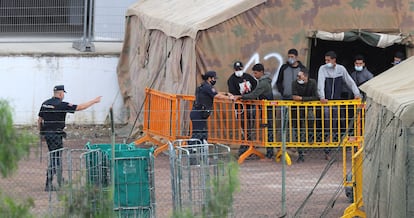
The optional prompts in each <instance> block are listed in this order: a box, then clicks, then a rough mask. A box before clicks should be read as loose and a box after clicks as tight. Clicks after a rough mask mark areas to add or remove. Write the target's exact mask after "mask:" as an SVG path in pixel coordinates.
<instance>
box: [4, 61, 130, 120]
mask: <svg viewBox="0 0 414 218" xmlns="http://www.w3.org/2000/svg"><path fill="white" fill-rule="evenodd" d="M117 64H118V56H54V57H53V56H24V55H22V56H1V57H0V78H1V85H0V99H6V100H8V101H9V103H10V105H11V106H12V108H13V110H14V111H13V120H14V123H15V124H17V125H35V124H36V121H37V114H38V112H39V109H40V105H41V103H42V102H43V101H44V100H46V99H48V98H50V97H51V96H52V95H53V87H54V86H55V85H59V84H63V85H65V89H66V91H67V93H66V95H65V99H64V100H65V101H67V102H70V103H73V104H79V103H83V102H86V101H89V100H91V99H93V98H95V97H96V96H102V101H101V103H99V104H95V105H94V106H92V107H91V108H88V109H87V110H84V111H78V112H76V113H75V114H68V115H67V123H68V124H71V123H76V124H104V123H105V120H106V118H107V116H109V108H110V107H113V110H114V120H115V122H116V123H121V122H122V121H123V114H124V112H123V101H122V96H121V94H120V93H119V86H118V78H117V74H116V67H117Z"/></svg>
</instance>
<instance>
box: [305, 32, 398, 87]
mask: <svg viewBox="0 0 414 218" xmlns="http://www.w3.org/2000/svg"><path fill="white" fill-rule="evenodd" d="M328 51H335V52H336V54H337V60H336V62H337V63H338V64H342V65H344V66H345V68H346V69H347V70H348V72H352V71H353V69H354V60H353V59H354V57H355V55H357V54H361V55H363V56H364V57H365V63H366V67H367V68H368V70H369V71H371V73H372V74H374V75H375V76H376V75H378V74H380V73H382V72H384V71H385V70H387V69H389V68H390V67H391V66H392V65H391V62H392V61H393V57H394V54H395V52H397V51H401V52H402V53H403V54H404V55H406V52H405V51H406V50H405V46H404V45H396V44H395V45H392V46H389V47H387V48H378V47H372V46H370V45H368V44H366V43H364V42H363V41H361V40H356V41H353V42H343V41H325V40H321V39H312V45H311V53H310V64H309V69H310V77H312V78H315V79H316V78H317V75H318V70H319V67H320V66H321V65H322V64H325V59H324V57H325V53H326V52H328Z"/></svg>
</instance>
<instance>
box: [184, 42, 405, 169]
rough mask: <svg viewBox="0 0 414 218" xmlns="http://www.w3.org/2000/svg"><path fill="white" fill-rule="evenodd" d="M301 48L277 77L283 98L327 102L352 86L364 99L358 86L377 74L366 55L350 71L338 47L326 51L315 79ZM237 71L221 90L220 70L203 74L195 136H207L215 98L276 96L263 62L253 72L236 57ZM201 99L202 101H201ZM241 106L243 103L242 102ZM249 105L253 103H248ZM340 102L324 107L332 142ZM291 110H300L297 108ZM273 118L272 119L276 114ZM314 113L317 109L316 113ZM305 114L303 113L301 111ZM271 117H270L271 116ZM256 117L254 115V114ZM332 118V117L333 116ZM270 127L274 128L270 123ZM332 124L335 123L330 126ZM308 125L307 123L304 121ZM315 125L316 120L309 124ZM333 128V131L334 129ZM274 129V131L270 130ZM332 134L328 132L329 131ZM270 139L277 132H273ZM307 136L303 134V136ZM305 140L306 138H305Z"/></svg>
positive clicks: (290, 55)
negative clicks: (206, 113) (218, 87)
mask: <svg viewBox="0 0 414 218" xmlns="http://www.w3.org/2000/svg"><path fill="white" fill-rule="evenodd" d="M298 55H299V54H298V51H297V50H296V49H294V48H292V49H290V50H289V51H288V56H287V57H288V59H287V62H286V63H285V64H283V65H282V66H281V68H280V70H279V74H278V78H277V81H276V85H277V89H278V91H279V93H280V95H281V99H283V100H295V101H312V100H319V101H320V102H321V103H323V104H325V103H327V102H328V101H329V100H340V99H343V97H342V93H343V92H344V90H350V92H351V93H352V94H351V96H352V97H351V98H353V99H360V98H361V97H362V96H361V92H360V90H359V89H358V86H360V85H362V84H363V83H365V82H366V81H368V80H369V79H371V78H373V74H372V73H371V72H370V71H369V70H368V69H367V67H366V66H365V58H364V57H363V56H362V55H356V56H355V57H354V70H353V71H352V72H351V73H348V71H347V70H346V68H345V67H344V66H343V65H341V64H338V63H337V62H336V61H337V55H336V53H335V52H334V51H328V52H326V53H325V56H324V60H325V64H324V65H322V66H320V67H319V70H318V79H317V81H316V80H315V79H312V78H310V77H309V71H308V69H307V68H306V67H305V66H304V65H303V64H302V62H300V61H299V60H298ZM401 60H403V57H400V56H397V55H396V57H395V58H394V62H393V65H395V64H398V63H399V62H400V61H401ZM233 69H234V73H233V74H232V75H231V76H230V77H229V78H228V80H227V85H228V92H227V93H226V92H217V91H216V90H215V88H214V84H215V82H216V78H217V77H216V72H214V71H208V72H206V73H205V74H204V75H203V80H204V82H203V84H202V85H201V86H200V87H198V88H197V92H196V104H194V106H193V109H192V112H191V115H190V117H191V120H192V127H193V132H192V134H193V135H192V138H197V139H200V140H207V135H208V134H207V118H208V116H207V117H204V116H202V114H203V111H205V109H206V108H207V110H212V107H213V100H214V98H221V99H228V100H233V101H234V100H237V99H246V100H247V99H251V100H259V99H260V100H261V99H266V100H273V98H274V97H273V90H272V85H271V78H270V76H269V75H268V74H266V73H265V72H264V66H263V64H260V63H258V64H255V65H254V66H253V67H252V71H253V76H252V75H250V74H248V73H245V71H244V69H243V63H242V62H240V61H236V62H235V63H234V64H233ZM200 102H201V103H200ZM237 107H238V106H237V105H236V108H235V109H236V110H238V111H242V112H240V114H237V113H236V115H237V116H240V117H243V116H244V115H243V113H245V111H249V110H250V109H252V108H242V109H240V108H237ZM239 107H240V106H239ZM247 107H249V106H247ZM338 110H340V108H339V107H338V106H332V107H331V108H329V107H323V111H322V113H324V117H325V120H324V121H323V122H324V123H325V125H324V128H325V131H324V132H325V135H324V136H322V137H324V141H325V142H328V143H329V141H330V140H331V139H333V138H334V137H339V136H338V126H337V125H338V122H337V120H338V119H339V118H338V117H337V116H338V112H337V111H338ZM290 113H292V115H293V114H296V113H294V112H293V111H291V112H290ZM269 114H270V119H272V117H271V116H272V114H271V113H269ZM312 114H313V113H312ZM249 116H251V114H247V120H249V119H252V117H249ZM300 116H303V115H300ZM268 118H269V117H268ZM253 119H254V118H253ZM329 119H332V120H329ZM269 123H270V122H268V126H267V127H268V129H269V130H270V129H272V126H270V125H269ZM330 125H332V126H330ZM241 126H242V128H243V127H246V126H247V128H249V125H248V124H245V123H244V119H241ZM302 126H305V125H302ZM308 126H313V124H308ZM330 130H331V132H330ZM269 132H271V131H269ZM326 134H328V135H326ZM243 137H246V138H247V139H249V137H250V135H249V131H247V136H243ZM268 137H269V140H270V138H272V137H273V136H271V135H269V136H268ZM311 137H313V138H309V139H308V142H310V143H312V142H313V141H314V140H315V137H316V136H311ZM301 138H303V137H301ZM301 140H302V139H301ZM247 148H248V146H247V145H241V146H240V149H239V155H241V154H243V153H244V152H245V151H246V150H247ZM329 152H330V150H329V149H325V158H326V159H329ZM273 155H274V153H273V148H267V150H266V157H268V158H272V157H273ZM303 160H304V159H303V153H302V151H301V150H300V149H299V158H298V161H303Z"/></svg>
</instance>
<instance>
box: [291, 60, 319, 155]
mask: <svg viewBox="0 0 414 218" xmlns="http://www.w3.org/2000/svg"><path fill="white" fill-rule="evenodd" d="M292 98H293V100H295V101H314V100H318V91H317V86H316V80H314V79H311V78H309V72H308V70H307V69H306V68H303V69H301V71H299V73H298V78H297V80H296V81H293V82H292ZM298 110H299V117H298ZM313 111H314V110H313V107H304V106H298V107H292V126H293V128H294V130H293V133H294V135H295V137H294V138H295V141H296V142H308V143H310V144H312V143H313V141H314V138H315V137H314V131H313V129H314V119H315V116H314V112H313ZM298 121H299V122H298ZM298 124H299V126H298ZM298 153H299V156H298V159H297V161H298V162H303V161H305V158H304V156H303V149H302V148H298Z"/></svg>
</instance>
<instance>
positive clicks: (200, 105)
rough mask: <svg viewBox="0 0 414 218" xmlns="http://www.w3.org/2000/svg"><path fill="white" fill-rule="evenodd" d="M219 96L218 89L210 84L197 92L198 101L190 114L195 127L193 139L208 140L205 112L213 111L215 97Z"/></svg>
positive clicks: (202, 86) (205, 83) (205, 84)
mask: <svg viewBox="0 0 414 218" xmlns="http://www.w3.org/2000/svg"><path fill="white" fill-rule="evenodd" d="M216 95H217V91H216V89H215V88H214V87H213V86H212V85H211V84H210V83H208V82H206V81H205V82H203V83H202V84H201V85H200V86H199V87H198V88H197V91H196V101H195V103H194V105H193V108H192V110H191V113H190V119H191V122H192V126H193V131H192V136H191V138H195V139H200V140H201V141H203V140H207V136H208V131H207V119H208V117H206V116H205V110H209V111H211V110H212V109H213V101H214V96H216Z"/></svg>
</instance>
